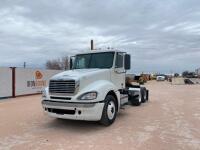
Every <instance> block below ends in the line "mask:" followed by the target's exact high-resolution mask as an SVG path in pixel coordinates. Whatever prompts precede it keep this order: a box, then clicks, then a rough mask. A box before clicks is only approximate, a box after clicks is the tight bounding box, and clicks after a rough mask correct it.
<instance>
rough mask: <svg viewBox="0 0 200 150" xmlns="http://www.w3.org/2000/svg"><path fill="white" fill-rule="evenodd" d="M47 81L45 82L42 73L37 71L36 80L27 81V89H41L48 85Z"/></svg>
mask: <svg viewBox="0 0 200 150" xmlns="http://www.w3.org/2000/svg"><path fill="white" fill-rule="evenodd" d="M46 83H47V81H46V80H43V74H42V73H41V72H40V71H38V70H37V71H35V80H32V81H27V87H31V88H33V89H35V88H41V87H45V86H46V85H47V84H46Z"/></svg>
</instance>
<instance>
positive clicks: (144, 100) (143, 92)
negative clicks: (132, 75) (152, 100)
mask: <svg viewBox="0 0 200 150" xmlns="http://www.w3.org/2000/svg"><path fill="white" fill-rule="evenodd" d="M140 89H141V101H142V103H145V102H146V100H147V90H146V88H145V87H141V88H140Z"/></svg>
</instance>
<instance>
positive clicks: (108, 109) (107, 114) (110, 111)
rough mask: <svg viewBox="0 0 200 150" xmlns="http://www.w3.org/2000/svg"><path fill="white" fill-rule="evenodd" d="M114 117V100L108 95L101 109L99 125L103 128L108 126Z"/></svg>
mask: <svg viewBox="0 0 200 150" xmlns="http://www.w3.org/2000/svg"><path fill="white" fill-rule="evenodd" d="M116 115H117V107H116V99H115V97H113V96H112V95H108V96H106V98H105V105H104V108H103V112H102V116H101V120H100V123H101V124H103V125H105V126H109V125H111V124H112V123H113V122H114V121H115V118H116Z"/></svg>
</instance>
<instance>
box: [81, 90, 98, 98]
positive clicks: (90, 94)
mask: <svg viewBox="0 0 200 150" xmlns="http://www.w3.org/2000/svg"><path fill="white" fill-rule="evenodd" d="M97 95H98V93H97V92H96V91H91V92H86V93H83V94H81V95H80V96H79V97H78V99H79V100H94V99H96V98H97Z"/></svg>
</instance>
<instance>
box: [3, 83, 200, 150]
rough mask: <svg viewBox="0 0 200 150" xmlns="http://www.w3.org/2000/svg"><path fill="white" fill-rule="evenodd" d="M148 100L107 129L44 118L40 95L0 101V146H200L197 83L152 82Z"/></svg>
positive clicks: (123, 112) (127, 110) (170, 148)
mask: <svg viewBox="0 0 200 150" xmlns="http://www.w3.org/2000/svg"><path fill="white" fill-rule="evenodd" d="M146 86H147V87H148V88H149V90H150V101H149V102H148V103H145V104H142V105H141V106H140V107H132V106H127V107H126V108H125V110H121V112H120V113H119V114H118V116H117V118H116V121H115V123H114V124H113V125H111V126H109V127H103V126H101V125H99V124H98V123H94V122H83V121H70V120H59V119H54V118H49V117H48V116H45V115H44V114H43V111H42V107H41V104H40V101H41V99H40V97H41V96H40V95H36V96H27V97H19V98H15V99H7V100H3V101H1V102H0V150H6V149H19V150H22V149H24V150H27V149H41V150H43V149H60V150H62V149H73V150H74V149H79V150H85V149H92V150H94V149H99V150H103V149H114V150H121V149H123V150H126V149H131V150H135V149H142V150H147V149H148V150H149V149H151V150H156V149H159V150H160V149H162V150H178V149H185V150H195V149H200V85H170V84H169V83H167V82H150V83H148V84H147V85H146Z"/></svg>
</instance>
